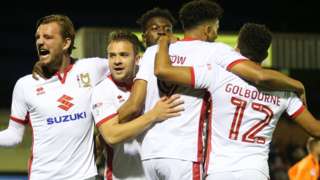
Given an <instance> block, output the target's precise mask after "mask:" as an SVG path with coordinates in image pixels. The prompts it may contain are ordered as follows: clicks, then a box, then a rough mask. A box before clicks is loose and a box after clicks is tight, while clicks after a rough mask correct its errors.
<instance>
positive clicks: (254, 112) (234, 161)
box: [195, 65, 303, 176]
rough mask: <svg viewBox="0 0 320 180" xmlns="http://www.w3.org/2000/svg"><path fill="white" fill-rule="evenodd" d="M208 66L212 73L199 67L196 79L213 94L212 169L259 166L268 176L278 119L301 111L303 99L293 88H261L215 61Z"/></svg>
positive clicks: (209, 171) (210, 171)
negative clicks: (280, 89)
mask: <svg viewBox="0 0 320 180" xmlns="http://www.w3.org/2000/svg"><path fill="white" fill-rule="evenodd" d="M207 69H210V70H208V71H209V72H210V73H203V72H204V71H206V70H205V69H204V68H202V69H201V68H200V69H195V77H196V78H195V79H196V80H195V82H196V87H207V88H208V91H209V92H210V93H211V95H212V122H210V123H209V124H210V127H211V129H210V133H209V139H210V140H211V141H210V143H209V145H208V152H209V156H208V157H207V160H208V162H207V163H208V165H209V167H208V168H209V169H208V173H209V174H210V173H213V172H221V171H235V170H241V169H257V170H259V171H262V172H263V173H264V174H266V176H268V175H269V169H268V163H267V160H268V153H269V145H270V142H271V140H272V134H273V131H274V129H275V127H276V125H277V122H278V120H279V118H280V116H281V115H282V113H284V112H285V111H286V112H287V113H288V115H289V116H295V115H296V114H297V113H299V112H300V110H301V108H303V106H302V102H301V101H300V100H299V99H298V97H297V96H296V95H295V94H294V93H292V92H285V91H268V90H263V89H259V88H257V87H255V86H253V85H251V84H250V83H248V82H246V81H244V80H243V79H241V78H239V77H238V76H236V75H234V74H232V73H230V72H227V71H225V70H223V69H221V68H219V67H216V66H214V65H212V66H209V67H207ZM200 74H201V75H200ZM200 81H202V83H201V82H200ZM201 84H203V85H204V84H207V85H204V86H201Z"/></svg>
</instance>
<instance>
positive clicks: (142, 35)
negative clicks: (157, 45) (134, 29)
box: [141, 32, 147, 46]
mask: <svg viewBox="0 0 320 180" xmlns="http://www.w3.org/2000/svg"><path fill="white" fill-rule="evenodd" d="M141 37H142V43H143V44H144V45H145V46H146V42H147V39H146V34H145V33H144V32H143V33H142V34H141Z"/></svg>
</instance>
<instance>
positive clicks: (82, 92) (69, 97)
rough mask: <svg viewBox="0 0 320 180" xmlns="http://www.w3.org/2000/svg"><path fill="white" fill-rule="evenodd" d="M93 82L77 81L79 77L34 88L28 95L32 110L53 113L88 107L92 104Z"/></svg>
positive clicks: (54, 81)
mask: <svg viewBox="0 0 320 180" xmlns="http://www.w3.org/2000/svg"><path fill="white" fill-rule="evenodd" d="M91 90H92V84H91V82H88V80H85V79H82V80H81V79H77V76H75V77H74V76H73V77H70V78H69V79H66V81H65V82H63V83H62V82H61V81H60V80H53V81H51V82H48V83H44V84H39V85H36V86H34V87H32V88H31V89H30V90H29V91H28V92H27V93H28V96H27V98H28V99H27V103H28V105H29V108H30V110H37V111H41V112H48V113H49V112H52V111H54V110H63V111H69V110H73V109H75V108H81V107H86V106H87V104H89V102H90V94H91Z"/></svg>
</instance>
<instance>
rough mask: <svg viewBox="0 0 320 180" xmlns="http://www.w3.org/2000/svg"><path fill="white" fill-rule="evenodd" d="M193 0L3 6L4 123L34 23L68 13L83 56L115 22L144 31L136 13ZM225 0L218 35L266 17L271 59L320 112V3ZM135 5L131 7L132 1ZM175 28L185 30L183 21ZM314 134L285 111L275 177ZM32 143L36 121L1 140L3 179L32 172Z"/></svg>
mask: <svg viewBox="0 0 320 180" xmlns="http://www.w3.org/2000/svg"><path fill="white" fill-rule="evenodd" d="M185 2H187V1H174V2H173V1H165V0H162V1H157V0H153V1H139V3H138V2H129V1H128V2H124V1H117V2H111V1H105V2H103V1H90V3H88V2H86V3H82V2H80V1H79V2H72V1H70V2H69V1H68V2H67V3H66V2H64V1H61V0H56V1H51V0H49V1H45V2H43V3H42V4H37V3H36V2H32V3H30V4H29V5H31V7H30V8H25V7H26V4H23V3H18V4H10V3H9V4H7V5H4V6H2V7H1V8H0V10H1V11H0V16H1V17H2V20H3V22H2V26H1V27H2V28H0V39H1V40H2V41H1V42H2V43H0V52H1V53H0V59H1V61H0V64H1V67H2V70H1V71H0V84H1V86H0V98H1V99H0V130H2V129H5V128H6V127H7V124H8V117H9V114H10V112H9V109H10V103H11V93H12V90H13V86H14V83H15V82H16V80H17V79H18V78H19V77H21V76H24V75H26V74H29V73H30V72H31V69H32V65H33V63H34V61H35V59H36V53H35V48H34V40H33V39H34V30H35V29H34V27H35V23H36V20H37V19H38V18H40V17H42V16H44V15H48V14H52V13H62V14H66V15H68V16H69V17H70V18H71V19H72V20H73V22H74V24H75V27H76V28H77V36H76V47H77V49H76V50H75V51H74V52H73V55H74V56H75V57H78V58H81V57H92V56H99V57H105V40H106V36H107V34H108V33H109V32H110V31H111V30H113V29H119V28H128V29H130V30H132V31H134V32H136V33H137V35H140V33H139V27H138V26H137V24H136V23H135V22H136V19H137V18H138V17H140V15H141V14H142V13H144V12H145V11H146V10H149V9H151V8H153V7H155V6H159V7H161V8H168V9H169V10H170V11H171V12H172V13H173V15H174V16H175V18H177V17H178V16H177V14H178V10H179V8H180V6H181V5H182V4H183V3H185ZM217 2H218V3H219V4H220V5H221V6H222V7H223V8H224V10H225V12H224V15H223V18H222V19H221V21H220V26H221V27H220V36H219V39H218V41H221V42H225V43H228V44H230V45H231V46H234V44H235V42H236V38H237V36H236V35H237V31H238V30H239V28H240V27H241V25H242V24H243V23H245V22H255V23H262V24H266V25H267V26H268V27H269V28H270V29H271V30H272V31H273V32H274V39H273V42H272V47H271V48H270V54H269V57H268V59H267V60H265V62H264V66H265V67H267V68H273V69H277V70H279V71H282V72H284V73H286V74H288V75H290V76H291V77H293V78H296V79H298V80H300V81H302V82H303V83H304V84H305V87H306V90H307V98H308V105H309V109H310V111H311V112H312V113H313V114H314V115H315V116H316V117H317V118H320V111H319V110H318V109H319V108H318V107H319V105H320V96H319V92H320V76H319V75H318V74H319V70H320V27H319V25H318V24H317V23H314V21H313V19H315V16H314V14H317V9H316V6H315V4H313V2H308V4H307V3H304V4H301V3H302V2H301V1H289V0H283V1H277V2H273V1H257V2H252V1H246V0H244V1H239V2H233V1H232V2H231V1H223V0H217ZM124 4H125V6H126V7H131V9H129V10H127V8H126V9H124ZM175 31H176V32H177V33H179V32H181V27H180V25H179V24H177V25H176V27H175ZM307 137H308V136H307V134H306V133H305V132H304V131H302V130H301V129H300V128H299V127H297V126H296V125H295V124H294V123H293V122H291V121H289V120H286V119H285V118H283V119H282V120H281V121H280V122H279V124H278V127H277V129H276V131H275V135H274V140H273V144H272V146H271V152H270V159H269V162H270V169H271V175H272V179H275V180H277V179H278V180H281V179H287V175H286V171H287V169H288V167H289V166H290V165H291V164H293V163H294V162H296V161H297V160H299V159H300V158H302V157H303V156H304V155H305V154H306V149H305V147H304V146H305V142H306V139H307ZM31 144H32V137H31V129H30V128H27V130H26V133H25V136H24V140H23V142H22V144H20V145H18V147H16V148H0V180H2V179H26V174H27V162H28V158H29V156H30V148H31Z"/></svg>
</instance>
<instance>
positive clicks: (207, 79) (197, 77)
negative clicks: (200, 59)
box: [191, 64, 223, 89]
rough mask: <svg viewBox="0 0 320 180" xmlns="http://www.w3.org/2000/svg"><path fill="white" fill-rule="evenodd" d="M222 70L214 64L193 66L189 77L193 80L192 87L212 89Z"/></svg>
mask: <svg viewBox="0 0 320 180" xmlns="http://www.w3.org/2000/svg"><path fill="white" fill-rule="evenodd" d="M221 71H223V69H222V68H221V67H219V66H217V65H216V64H206V65H199V66H194V67H193V70H191V73H192V74H193V75H191V76H192V77H193V78H192V79H194V80H193V82H194V83H193V84H192V86H193V87H194V88H196V89H214V87H215V86H216V84H218V82H217V81H218V80H219V76H220V74H221Z"/></svg>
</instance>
